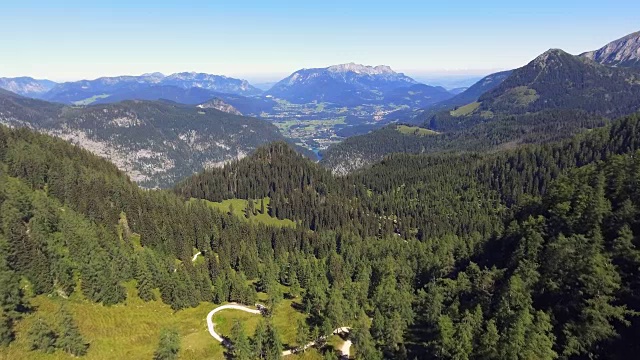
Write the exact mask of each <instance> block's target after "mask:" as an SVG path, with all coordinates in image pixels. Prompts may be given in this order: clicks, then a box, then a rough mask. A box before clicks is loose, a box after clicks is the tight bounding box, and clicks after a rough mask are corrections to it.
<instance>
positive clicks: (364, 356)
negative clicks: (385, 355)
mask: <svg viewBox="0 0 640 360" xmlns="http://www.w3.org/2000/svg"><path fill="white" fill-rule="evenodd" d="M351 341H353V345H354V346H353V349H354V358H355V359H356V360H382V354H381V353H380V351H378V349H376V347H375V342H374V340H373V337H372V336H371V332H370V331H369V320H368V316H367V314H366V313H365V312H364V310H360V314H359V315H358V318H357V320H356V323H355V325H354V326H353V328H352V329H351Z"/></svg>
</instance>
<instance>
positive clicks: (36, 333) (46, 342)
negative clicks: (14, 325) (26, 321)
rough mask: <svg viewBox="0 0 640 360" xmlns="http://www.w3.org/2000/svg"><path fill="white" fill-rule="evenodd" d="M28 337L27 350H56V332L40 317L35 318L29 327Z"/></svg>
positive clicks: (50, 351)
mask: <svg viewBox="0 0 640 360" xmlns="http://www.w3.org/2000/svg"><path fill="white" fill-rule="evenodd" d="M28 338H29V350H39V351H42V352H45V353H52V352H54V351H55V350H56V342H57V340H58V334H56V332H55V331H54V330H53V329H52V328H51V326H50V325H49V324H48V323H47V322H46V321H44V320H43V319H41V318H38V319H36V321H35V322H34V323H33V325H32V326H31V329H29V333H28Z"/></svg>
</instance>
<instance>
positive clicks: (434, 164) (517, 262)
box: [177, 116, 640, 359]
mask: <svg viewBox="0 0 640 360" xmlns="http://www.w3.org/2000/svg"><path fill="white" fill-rule="evenodd" d="M639 121H640V119H639V118H638V117H637V116H635V117H631V118H628V119H624V120H620V121H616V122H615V123H614V124H612V125H610V126H607V127H605V128H603V129H599V130H594V131H592V132H590V133H586V134H583V135H580V136H578V137H577V138H575V139H573V140H570V141H564V142H561V143H558V144H553V145H545V146H526V147H523V148H521V149H518V150H514V151H506V152H499V153H496V154H484V155H480V154H477V155H473V154H469V155H462V156H460V155H437V156H436V155H434V156H428V155H408V154H397V155H393V156H391V157H388V158H386V159H385V160H384V161H383V162H382V163H380V164H377V165H375V166H374V167H372V168H370V169H368V170H364V171H361V172H357V173H355V174H353V175H351V176H348V177H344V178H337V179H336V178H332V177H331V176H330V175H329V174H328V173H327V172H326V171H323V170H322V169H320V168H318V167H317V166H316V165H313V164H310V163H307V164H306V165H305V164H304V161H303V160H302V159H298V160H297V161H299V162H298V163H297V165H295V166H293V167H292V168H291V171H288V170H287V168H286V167H283V164H284V163H287V162H294V163H295V161H296V160H295V155H294V154H293V153H292V152H291V151H287V150H286V149H282V147H281V146H276V147H271V148H268V149H264V150H263V151H261V152H259V153H257V154H256V157H250V158H246V159H243V160H241V161H239V162H237V163H234V164H231V165H228V166H227V167H226V168H225V169H219V170H213V171H209V172H206V173H203V174H201V175H198V176H195V177H193V178H191V179H189V180H188V181H186V182H184V183H182V184H181V185H180V186H179V187H178V189H177V191H178V193H180V194H183V195H184V196H199V197H205V198H210V199H220V198H225V197H245V196H248V197H254V196H262V195H268V196H270V197H272V198H274V199H280V200H279V201H278V202H277V203H275V204H274V208H273V211H274V212H275V214H278V213H280V214H286V215H287V216H288V217H290V218H292V219H298V220H302V221H303V222H302V223H303V224H304V226H308V227H309V228H312V229H315V230H316V231H318V232H323V231H325V230H326V229H331V228H334V229H335V228H342V229H349V228H351V229H353V230H355V231H357V232H358V233H359V234H361V236H367V235H369V236H377V237H383V238H384V237H386V236H388V235H386V234H397V235H396V237H400V238H404V239H405V240H406V241H408V244H412V243H413V242H414V241H415V240H418V244H420V247H419V249H429V250H428V252H427V253H421V252H420V251H421V250H415V251H417V252H418V253H421V254H422V255H419V256H420V259H421V260H420V261H421V262H419V263H417V264H415V265H416V267H415V268H414V270H415V271H416V272H415V273H414V276H415V278H414V284H415V287H414V289H416V290H417V292H416V298H415V299H416V301H417V303H416V304H417V305H416V306H415V307H414V308H413V310H412V311H413V315H410V314H409V313H407V314H406V315H400V314H399V316H400V319H402V318H405V316H406V319H411V320H410V321H409V322H407V323H404V328H405V329H406V330H405V331H406V332H405V340H406V341H405V342H404V344H400V343H395V345H392V343H388V342H389V341H392V340H391V339H389V338H388V337H387V334H386V333H385V331H384V329H386V328H387V327H388V326H399V327H403V326H402V325H401V324H402V323H395V322H394V321H396V320H394V318H393V317H391V318H390V317H389V316H388V314H387V313H385V312H381V313H380V314H378V313H377V312H374V313H375V314H374V320H373V324H372V328H371V333H372V335H373V337H374V338H375V339H377V341H378V344H379V346H380V348H381V350H383V353H384V354H385V356H386V357H388V358H397V357H400V358H402V357H403V356H404V355H402V354H404V352H405V351H408V352H409V353H410V354H412V355H416V356H419V357H420V356H427V357H428V356H438V357H442V358H460V357H467V356H468V357H478V358H510V357H514V356H516V355H520V356H522V354H526V356H527V357H530V358H536V359H555V358H558V357H561V358H576V359H579V358H585V357H590V356H591V357H602V358H620V357H622V358H625V357H628V356H630V354H632V353H633V352H634V351H636V350H634V349H635V348H634V346H635V345H632V344H631V343H633V342H634V340H632V337H631V336H632V335H631V334H633V333H634V332H636V331H637V329H638V325H639V323H638V321H637V319H636V317H635V315H634V311H637V310H638V309H640V307H639V306H640V303H639V302H638V301H637V297H638V293H637V291H638V290H637V289H636V285H635V277H636V274H635V272H636V270H637V259H636V255H635V254H636V252H637V251H638V248H637V246H638V242H637V235H636V234H637V232H638V223H637V220H636V218H637V217H636V215H637V214H636V213H637V206H638V204H636V203H637V197H636V195H634V194H635V192H636V187H635V185H633V184H635V182H637V179H636V175H635V174H636V173H637V168H638V167H639V166H640V165H638V162H637V159H636V158H637V155H638V154H637V153H636V151H637V150H638V149H640V122H639ZM616 154H625V155H622V156H619V155H616ZM292 157H293V158H292ZM285 159H288V160H285ZM225 174H226V175H225ZM230 174H238V175H239V174H242V176H241V177H239V178H236V177H234V176H229V175H230ZM567 176H568V178H567ZM225 179H227V180H225ZM274 179H279V180H278V181H277V182H275V181H274ZM280 189H282V190H280ZM340 209H345V210H343V211H341V210H340ZM350 219H353V220H352V221H353V222H351V221H350ZM354 223H355V224H354ZM345 224H346V225H345ZM345 226H346V227H345ZM376 233H377V235H376ZM392 237H393V236H392ZM414 239H415V240H414ZM421 246H424V247H425V248H422V247H421ZM345 251H348V250H345ZM343 254H344V252H343ZM396 263H398V261H397V260H396ZM376 314H377V315H376ZM376 318H377V319H376ZM400 319H398V320H400ZM407 325H409V327H406V326H407ZM630 342H631V343H630ZM625 344H628V346H626V345H625ZM634 344H635V343H634ZM405 347H406V348H408V349H407V350H405ZM418 354H420V355H418Z"/></svg>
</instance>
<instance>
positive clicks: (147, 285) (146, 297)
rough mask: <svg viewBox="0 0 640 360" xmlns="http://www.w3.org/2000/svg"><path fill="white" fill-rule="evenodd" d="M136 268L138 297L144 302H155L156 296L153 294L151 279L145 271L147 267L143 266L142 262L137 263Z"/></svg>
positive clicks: (147, 271)
mask: <svg viewBox="0 0 640 360" xmlns="http://www.w3.org/2000/svg"><path fill="white" fill-rule="evenodd" d="M138 266H139V267H138V272H137V280H138V283H137V289H138V296H139V297H140V299H142V300H143V301H145V302H147V301H152V300H155V299H156V295H155V294H154V293H153V285H152V281H153V279H152V278H151V274H150V273H149V270H148V269H147V266H146V265H145V264H144V262H142V261H139V263H138Z"/></svg>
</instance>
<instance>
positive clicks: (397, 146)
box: [322, 49, 640, 174]
mask: <svg viewBox="0 0 640 360" xmlns="http://www.w3.org/2000/svg"><path fill="white" fill-rule="evenodd" d="M639 98H640V72H639V71H638V70H637V69H628V68H622V67H608V66H604V65H601V64H598V63H596V62H594V61H592V60H589V59H586V58H583V57H578V56H573V55H570V54H567V53H565V52H564V51H562V50H558V49H552V50H549V51H547V52H545V53H544V54H542V55H540V56H538V57H537V58H536V59H534V60H533V61H531V62H530V63H529V64H527V65H525V66H524V67H521V68H519V69H516V70H514V71H513V72H511V73H510V74H509V76H508V77H507V78H506V79H505V80H503V81H502V82H501V83H500V84H499V85H498V86H496V87H494V88H492V89H491V90H489V91H487V92H486V93H484V94H483V95H482V96H480V97H479V98H478V99H477V101H475V102H471V103H469V104H466V105H464V106H459V107H456V108H452V109H447V110H444V111H440V112H437V113H435V114H434V113H430V114H429V117H428V118H427V119H426V121H425V123H424V125H423V126H424V127H426V128H428V129H431V130H434V131H437V132H439V133H440V135H437V136H423V137H415V136H412V135H406V134H399V133H397V132H394V131H392V128H388V129H384V130H380V131H378V132H377V133H371V134H367V135H363V136H359V137H354V138H350V139H347V140H346V141H344V142H343V143H340V144H337V145H334V146H332V147H330V148H329V149H328V150H327V151H326V152H324V154H323V160H322V162H323V164H325V166H327V167H329V168H330V169H332V170H333V171H335V172H336V173H340V174H344V173H348V172H350V171H353V170H354V169H357V168H359V167H361V166H366V165H368V164H371V163H373V162H375V161H378V160H380V159H381V158H382V156H384V155H385V154H389V153H392V152H411V153H423V152H433V151H442V150H454V151H467V150H470V149H471V150H485V149H491V148H496V147H501V146H502V147H514V146H517V145H519V144H522V143H529V142H538V143H543V142H546V141H549V140H557V139H558V137H560V136H564V137H570V136H573V135H574V134H576V133H578V132H580V131H582V130H585V129H591V128H593V127H596V126H599V125H601V124H604V123H605V122H606V120H607V119H611V118H615V117H618V116H621V115H626V114H631V113H634V112H636V111H638V110H639V109H640V101H638V99H639Z"/></svg>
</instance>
